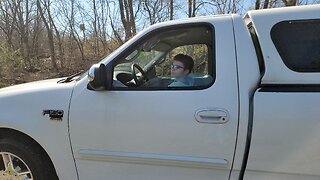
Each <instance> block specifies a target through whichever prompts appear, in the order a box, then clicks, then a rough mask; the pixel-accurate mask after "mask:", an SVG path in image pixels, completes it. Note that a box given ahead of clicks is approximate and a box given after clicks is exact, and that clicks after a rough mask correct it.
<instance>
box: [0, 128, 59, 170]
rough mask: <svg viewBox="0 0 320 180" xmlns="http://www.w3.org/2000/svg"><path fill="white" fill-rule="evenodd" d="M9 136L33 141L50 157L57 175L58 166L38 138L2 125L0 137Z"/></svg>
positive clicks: (33, 143)
mask: <svg viewBox="0 0 320 180" xmlns="http://www.w3.org/2000/svg"><path fill="white" fill-rule="evenodd" d="M7 137H19V138H22V139H23V140H26V141H28V142H29V143H32V145H34V146H37V147H38V148H39V149H40V150H41V153H43V154H44V155H45V156H46V157H47V158H48V160H49V161H50V162H49V163H50V165H51V166H52V168H53V170H54V172H55V174H56V175H57V171H56V168H55V166H54V164H53V162H52V159H51V158H50V156H49V155H48V153H47V152H46V150H45V149H44V148H43V147H42V146H41V145H40V144H39V143H38V142H37V141H36V140H34V139H33V138H32V137H30V136H29V135H27V134H25V133H23V132H21V131H18V130H15V129H11V128H3V127H1V128H0V139H4V138H7Z"/></svg>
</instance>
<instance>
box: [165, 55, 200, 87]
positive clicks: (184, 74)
mask: <svg viewBox="0 0 320 180" xmlns="http://www.w3.org/2000/svg"><path fill="white" fill-rule="evenodd" d="M193 66H194V62H193V59H192V57H190V56H188V55H184V54H178V55H176V56H175V57H174V58H173V63H172V65H171V75H172V76H173V77H174V78H175V80H174V81H173V82H172V83H171V84H169V86H168V87H186V86H193V85H194V79H193V78H192V77H190V73H191V71H192V69H193Z"/></svg>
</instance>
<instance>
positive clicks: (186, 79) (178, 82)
mask: <svg viewBox="0 0 320 180" xmlns="http://www.w3.org/2000/svg"><path fill="white" fill-rule="evenodd" d="M193 85H194V79H193V78H192V77H190V76H189V75H184V76H181V77H179V78H176V79H175V80H174V81H173V82H172V83H171V84H169V85H168V87H187V86H193Z"/></svg>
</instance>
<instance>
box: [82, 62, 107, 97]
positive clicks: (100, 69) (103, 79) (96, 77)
mask: <svg viewBox="0 0 320 180" xmlns="http://www.w3.org/2000/svg"><path fill="white" fill-rule="evenodd" d="M112 74H113V73H112V65H111V63H108V64H107V65H105V64H103V63H101V64H94V65H93V66H91V68H90V69H89V71H88V81H89V83H88V86H87V88H88V89H89V90H94V91H103V90H110V89H111V88H112V82H113V76H112Z"/></svg>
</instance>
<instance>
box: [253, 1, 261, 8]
mask: <svg viewBox="0 0 320 180" xmlns="http://www.w3.org/2000/svg"><path fill="white" fill-rule="evenodd" d="M254 9H260V0H256V6H255V8H254Z"/></svg>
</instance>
